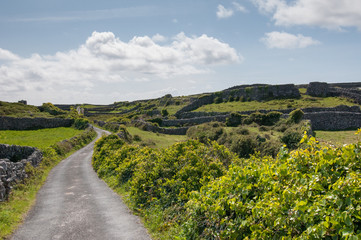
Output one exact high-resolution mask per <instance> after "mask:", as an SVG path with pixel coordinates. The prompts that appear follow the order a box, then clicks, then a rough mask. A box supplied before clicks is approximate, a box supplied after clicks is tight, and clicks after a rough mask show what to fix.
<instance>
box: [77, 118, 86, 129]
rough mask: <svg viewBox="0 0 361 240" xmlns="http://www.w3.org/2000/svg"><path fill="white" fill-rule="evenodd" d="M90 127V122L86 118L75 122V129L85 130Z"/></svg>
mask: <svg viewBox="0 0 361 240" xmlns="http://www.w3.org/2000/svg"><path fill="white" fill-rule="evenodd" d="M88 126H89V120H88V119H85V118H77V119H75V120H74V128H75V129H79V130H84V129H86V128H87V127H88Z"/></svg>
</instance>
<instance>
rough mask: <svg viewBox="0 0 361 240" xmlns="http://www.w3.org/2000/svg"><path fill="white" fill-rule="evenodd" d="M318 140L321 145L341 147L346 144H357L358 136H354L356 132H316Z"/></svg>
mask: <svg viewBox="0 0 361 240" xmlns="http://www.w3.org/2000/svg"><path fill="white" fill-rule="evenodd" d="M315 133H316V138H317V140H318V141H320V142H321V143H327V144H332V145H335V146H337V147H341V146H342V145H344V144H352V143H357V142H358V141H359V140H360V139H358V138H359V137H358V135H356V134H354V133H355V130H347V131H315Z"/></svg>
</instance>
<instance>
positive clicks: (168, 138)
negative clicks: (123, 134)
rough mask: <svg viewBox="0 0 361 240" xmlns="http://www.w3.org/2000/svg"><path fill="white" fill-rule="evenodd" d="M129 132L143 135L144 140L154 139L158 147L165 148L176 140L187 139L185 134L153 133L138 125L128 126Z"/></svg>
mask: <svg viewBox="0 0 361 240" xmlns="http://www.w3.org/2000/svg"><path fill="white" fill-rule="evenodd" d="M127 130H128V131H129V133H130V134H131V135H132V136H134V135H138V136H140V137H141V139H142V141H145V142H146V141H153V142H154V143H155V147H156V148H165V147H169V146H171V145H173V144H174V143H176V142H182V141H185V140H187V136H185V135H167V134H160V133H153V132H148V131H143V130H140V129H139V128H136V127H127Z"/></svg>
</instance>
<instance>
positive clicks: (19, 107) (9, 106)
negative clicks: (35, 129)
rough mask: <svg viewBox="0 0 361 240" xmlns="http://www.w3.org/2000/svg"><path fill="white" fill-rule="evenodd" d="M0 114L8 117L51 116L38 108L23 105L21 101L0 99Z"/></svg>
mask: <svg viewBox="0 0 361 240" xmlns="http://www.w3.org/2000/svg"><path fill="white" fill-rule="evenodd" d="M0 116H9V117H45V118H53V117H54V116H52V115H50V114H49V113H47V112H40V110H39V109H38V108H37V107H35V106H31V105H24V104H22V103H9V102H2V101H0Z"/></svg>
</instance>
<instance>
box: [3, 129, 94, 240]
mask: <svg viewBox="0 0 361 240" xmlns="http://www.w3.org/2000/svg"><path fill="white" fill-rule="evenodd" d="M51 130H53V131H54V132H53V134H54V135H58V136H59V134H58V133H59V132H66V131H67V129H61V128H59V129H51ZM73 130H74V129H73ZM37 131H39V130H37ZM37 131H27V132H28V133H27V134H29V133H31V132H32V133H33V139H37V138H40V136H39V135H38V132H37ZM74 131H77V130H74ZM21 132H23V131H20V132H19V133H21ZM77 132H78V134H77V135H76V136H75V137H72V138H71V139H69V140H67V141H61V142H57V143H55V144H53V143H52V144H51V146H46V145H47V144H45V143H42V144H40V145H41V149H42V150H43V161H42V162H41V164H40V165H39V166H38V167H37V168H34V167H32V166H30V165H29V166H28V167H27V169H26V172H27V174H28V176H29V178H27V179H25V180H24V182H23V183H19V184H17V185H16V186H15V187H14V189H13V190H12V192H11V194H10V196H9V199H8V201H6V202H1V203H0V222H1V224H0V239H2V238H5V237H6V236H8V235H10V234H11V233H12V232H13V231H14V230H15V229H16V228H17V227H18V225H19V224H20V223H21V222H22V220H23V217H24V216H25V214H26V212H28V211H29V209H30V208H31V206H32V205H33V204H34V202H35V197H36V193H37V191H38V190H39V189H40V187H41V186H42V185H43V184H44V182H45V180H46V178H47V176H48V174H49V172H50V170H51V169H52V168H53V167H54V166H56V164H58V163H59V162H60V161H61V159H64V158H65V157H67V156H68V155H70V154H71V153H72V152H73V151H75V150H76V149H79V148H81V147H83V146H84V145H86V144H87V143H89V142H90V141H91V140H92V139H94V138H95V136H96V133H95V131H94V130H92V129H91V130H86V131H77ZM48 133H49V132H48ZM73 133H74V132H73ZM63 137H64V135H63ZM63 139H64V138H63ZM63 139H62V140H63ZM54 140H55V139H53V140H52V141H54ZM24 143H25V141H24ZM26 144H28V145H30V146H36V147H38V143H37V141H36V142H33V141H28V142H27V143H26ZM49 144H50V143H49Z"/></svg>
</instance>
